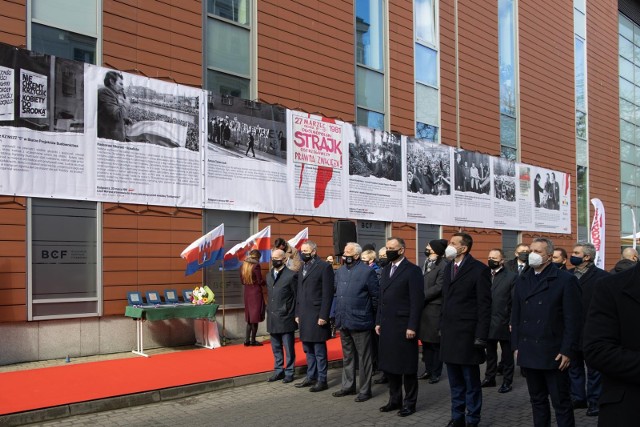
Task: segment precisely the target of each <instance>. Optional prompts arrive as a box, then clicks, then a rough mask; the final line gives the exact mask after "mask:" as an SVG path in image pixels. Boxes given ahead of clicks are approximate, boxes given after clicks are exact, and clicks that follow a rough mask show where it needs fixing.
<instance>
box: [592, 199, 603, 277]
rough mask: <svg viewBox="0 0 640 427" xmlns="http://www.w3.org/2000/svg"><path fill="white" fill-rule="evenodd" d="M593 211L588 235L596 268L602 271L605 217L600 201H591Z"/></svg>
mask: <svg viewBox="0 0 640 427" xmlns="http://www.w3.org/2000/svg"><path fill="white" fill-rule="evenodd" d="M591 204H592V205H593V207H594V209H595V211H594V212H593V222H592V223H591V232H590V233H589V239H590V240H591V243H593V246H595V247H596V259H595V261H594V262H595V265H596V267H599V268H603V269H604V248H605V242H604V236H605V216H604V206H603V205H602V201H601V200H600V199H591Z"/></svg>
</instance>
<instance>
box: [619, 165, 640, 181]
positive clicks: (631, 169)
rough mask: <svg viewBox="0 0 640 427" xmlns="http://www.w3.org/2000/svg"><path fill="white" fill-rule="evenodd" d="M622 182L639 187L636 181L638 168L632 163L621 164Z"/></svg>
mask: <svg viewBox="0 0 640 427" xmlns="http://www.w3.org/2000/svg"><path fill="white" fill-rule="evenodd" d="M620 180H621V181H622V182H624V183H626V184H631V185H639V184H640V183H639V182H638V180H637V179H636V166H635V165H632V164H630V163H626V162H622V163H620Z"/></svg>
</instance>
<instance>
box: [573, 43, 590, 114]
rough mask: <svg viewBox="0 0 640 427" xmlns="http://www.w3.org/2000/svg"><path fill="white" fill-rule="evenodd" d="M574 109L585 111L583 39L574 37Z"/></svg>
mask: <svg viewBox="0 0 640 427" xmlns="http://www.w3.org/2000/svg"><path fill="white" fill-rule="evenodd" d="M575 41H576V44H575V55H574V57H575V70H574V71H575V76H576V109H578V110H580V111H586V110H587V107H586V102H585V85H584V72H585V69H586V62H585V57H584V56H585V49H584V40H581V39H580V38H578V37H576V38H575Z"/></svg>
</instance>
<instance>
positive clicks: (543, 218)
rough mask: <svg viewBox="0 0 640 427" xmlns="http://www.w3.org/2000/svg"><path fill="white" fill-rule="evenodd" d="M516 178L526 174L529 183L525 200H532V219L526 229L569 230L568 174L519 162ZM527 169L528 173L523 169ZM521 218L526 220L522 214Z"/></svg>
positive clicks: (567, 231) (566, 231) (551, 231)
mask: <svg viewBox="0 0 640 427" xmlns="http://www.w3.org/2000/svg"><path fill="white" fill-rule="evenodd" d="M520 170H521V171H520V179H521V180H523V178H524V177H525V176H528V178H529V183H530V192H531V193H530V197H529V203H531V201H532V199H533V204H532V205H530V206H533V213H532V221H531V222H529V223H525V224H527V226H526V229H527V230H536V231H540V232H548V233H570V232H571V207H570V206H571V204H570V200H571V193H570V191H569V190H570V186H569V184H570V176H569V175H568V174H566V173H562V172H557V171H553V170H550V169H545V168H540V167H536V166H528V165H520ZM527 171H528V172H529V173H528V174H527V173H526V172H527ZM521 218H522V219H529V218H528V215H527V216H525V215H522V214H521Z"/></svg>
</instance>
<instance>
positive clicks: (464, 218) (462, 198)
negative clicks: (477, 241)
mask: <svg viewBox="0 0 640 427" xmlns="http://www.w3.org/2000/svg"><path fill="white" fill-rule="evenodd" d="M454 157H455V158H454V163H453V182H454V189H453V212H454V214H453V220H454V223H455V224H456V225H461V226H465V225H466V226H470V227H487V226H489V224H492V223H493V205H492V200H491V169H490V162H489V159H490V157H491V156H489V155H488V154H482V153H478V152H475V151H466V150H460V149H456V150H454Z"/></svg>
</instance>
